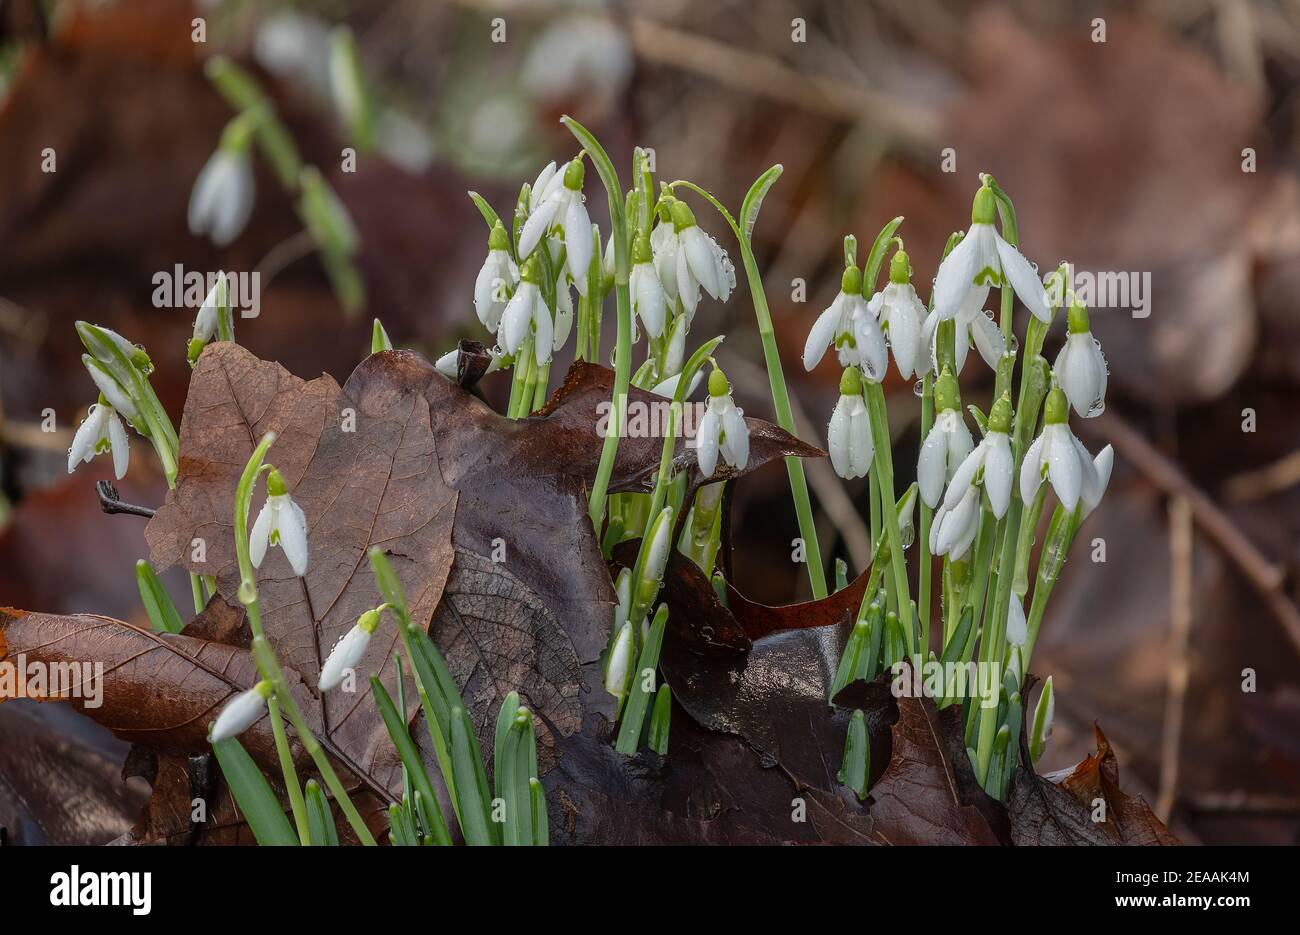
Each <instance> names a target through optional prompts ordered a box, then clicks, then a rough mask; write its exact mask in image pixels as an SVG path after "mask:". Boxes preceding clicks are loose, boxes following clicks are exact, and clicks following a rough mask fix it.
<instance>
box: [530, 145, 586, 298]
mask: <svg viewBox="0 0 1300 935" xmlns="http://www.w3.org/2000/svg"><path fill="white" fill-rule="evenodd" d="M547 169H551V167H550V166H547ZM547 169H543V170H542V175H539V176H538V177H537V181H538V183H539V184H540V185H541V186H542V191H541V193H540V194H538V192H537V191H536V189H534V191H533V194H534V195H537V196H538V202H537V204H536V206H535V207H534V208H533V209H532V211H531V213H530V214H529V215H528V220H526V221H525V222H524V227H523V230H521V231H520V232H519V255H520V257H528V256H530V255H531V254H532V252H533V251H534V250H535V249H537V245H538V244H540V243H541V242H542V238H543V237H545V236H546V234H547V232H548V231H550V230H551V229H552V227H555V226H558V227H560V228H561V229H562V230H563V231H564V232H565V235H564V246H565V251H566V253H565V265H566V267H567V268H568V270H569V275H570V277H572V279H573V282H574V284H575V285H576V286H577V287H578V292H579V293H580V294H581V295H586V294H587V268H588V267H589V266H591V255H592V251H593V249H594V247H593V245H592V242H591V218H590V217H589V216H588V214H587V206H586V204H585V203H584V198H583V194H582V180H583V173H584V170H583V165H582V157H580V156H579V157H577V158H575V159H574V160H573V161H571V162H570V163H569V164H568V165H567V166H566V167H565V169H564V172H563V173H562V174H561V173H557V172H555V171H554V170H552V171H551V174H550V175H549V176H547V177H546V178H545V179H543V176H546V175H547ZM557 180H558V184H557ZM570 233H572V236H569V234H570Z"/></svg>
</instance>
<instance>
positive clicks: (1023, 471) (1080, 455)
mask: <svg viewBox="0 0 1300 935" xmlns="http://www.w3.org/2000/svg"><path fill="white" fill-rule="evenodd" d="M1069 414H1070V404H1069V402H1068V401H1067V400H1066V396H1065V392H1064V391H1063V390H1062V389H1061V388H1060V387H1054V388H1053V389H1052V390H1051V392H1049V393H1048V394H1047V402H1046V403H1045V404H1044V406H1043V432H1042V434H1041V435H1039V436H1038V438H1036V439H1034V443H1033V444H1032V445H1030V446H1029V450H1028V451H1027V452H1025V460H1024V462H1023V463H1022V464H1021V466H1020V499H1021V500H1023V501H1024V502H1025V503H1031V502H1033V499H1034V496H1035V495H1036V494H1037V493H1038V488H1039V486H1040V485H1041V484H1042V483H1043V478H1044V477H1046V478H1047V479H1048V480H1049V481H1051V484H1052V489H1053V490H1055V491H1056V496H1057V499H1059V500H1060V501H1061V505H1062V506H1063V507H1065V508H1066V509H1067V510H1073V509H1074V508H1075V506H1076V505H1077V504H1078V503H1079V496H1080V494H1082V493H1084V492H1085V491H1087V496H1088V499H1090V500H1095V501H1100V500H1101V491H1100V489H1099V486H1098V478H1097V471H1096V469H1095V468H1094V467H1093V464H1092V458H1091V456H1089V454H1088V450H1087V449H1086V448H1084V447H1083V444H1082V443H1081V442H1080V441H1079V440H1078V439H1077V438H1075V437H1074V433H1073V432H1071V431H1070V426H1069V424H1068V422H1067V419H1068V417H1069Z"/></svg>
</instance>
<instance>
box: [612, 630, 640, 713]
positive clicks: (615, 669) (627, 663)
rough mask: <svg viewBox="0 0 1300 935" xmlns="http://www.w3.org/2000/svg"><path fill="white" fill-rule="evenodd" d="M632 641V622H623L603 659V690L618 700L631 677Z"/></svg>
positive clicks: (625, 689) (625, 690) (624, 691)
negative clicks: (607, 654) (606, 656)
mask: <svg viewBox="0 0 1300 935" xmlns="http://www.w3.org/2000/svg"><path fill="white" fill-rule="evenodd" d="M633 642H634V641H633V639H632V624H631V623H625V624H623V626H621V627H620V628H619V630H618V635H617V636H615V637H614V645H612V646H611V647H610V648H609V656H608V658H606V660H605V691H607V692H609V694H611V695H613V696H614V697H615V698H618V699H619V700H622V698H623V695H624V694H626V693H627V686H628V680H629V679H630V678H631V677H632V649H633Z"/></svg>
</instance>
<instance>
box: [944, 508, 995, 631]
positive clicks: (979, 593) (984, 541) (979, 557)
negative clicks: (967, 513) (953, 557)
mask: <svg viewBox="0 0 1300 935" xmlns="http://www.w3.org/2000/svg"><path fill="white" fill-rule="evenodd" d="M996 530H997V520H995V519H994V518H993V511H992V510H991V509H989V507H988V504H987V503H985V504H983V506H982V508H981V511H980V524H979V528H978V529H977V530H976V533H975V544H974V546H972V552H971V555H972V556H973V558H974V563H975V567H974V577H973V578H972V579H971V582H970V590H969V591H968V592H967V595H966V600H964V601H962V602H960V603H961V604H962V605H963V606H969V607H971V608H972V609H973V610H974V613H975V620H974V628H975V630H976V631H978V630H979V627H980V622H981V621H982V619H983V617H984V597H985V592H986V591H987V590H988V581H989V566H990V565H991V564H992V561H993V545H994V543H995V541H996ZM960 613H961V607H957V608H954V613H953V625H956V622H957V616H958V615H959V614H960ZM950 635H951V634H946V636H950Z"/></svg>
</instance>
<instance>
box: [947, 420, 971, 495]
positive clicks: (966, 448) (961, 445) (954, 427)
mask: <svg viewBox="0 0 1300 935" xmlns="http://www.w3.org/2000/svg"><path fill="white" fill-rule="evenodd" d="M947 438H948V461H947V466H948V467H947V469H948V480H949V481H950V482H951V481H952V475H953V474H954V473H956V471H957V468H958V466H959V465H960V464H961V463H962V461H964V460H965V459H966V456H967V455H969V454H970V453H971V452H972V451H974V450H975V440H974V439H973V438H972V437H971V434H970V429H968V428H966V423H965V421H964V420H963V419H962V417H961V413H960V412H954V413H952V414H951V415H950V416H949V417H948V433H947Z"/></svg>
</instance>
